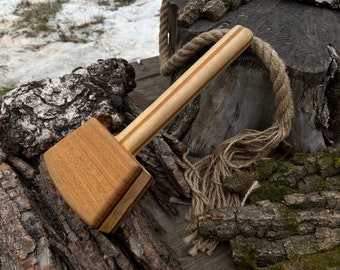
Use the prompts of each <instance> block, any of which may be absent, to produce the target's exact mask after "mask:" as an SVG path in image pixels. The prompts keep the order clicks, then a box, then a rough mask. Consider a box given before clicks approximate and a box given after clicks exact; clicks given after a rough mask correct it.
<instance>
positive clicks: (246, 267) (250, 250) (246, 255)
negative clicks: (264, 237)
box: [236, 245, 258, 270]
mask: <svg viewBox="0 0 340 270" xmlns="http://www.w3.org/2000/svg"><path fill="white" fill-rule="evenodd" d="M237 254H238V256H237V261H236V264H237V266H238V267H239V268H240V269H242V270H256V269H258V268H257V265H256V256H257V254H258V251H257V249H256V247H255V246H254V245H248V246H247V247H245V248H244V249H243V250H237Z"/></svg>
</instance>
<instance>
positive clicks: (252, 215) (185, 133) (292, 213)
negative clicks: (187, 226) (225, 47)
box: [167, 0, 340, 269]
mask: <svg viewBox="0 0 340 270" xmlns="http://www.w3.org/2000/svg"><path fill="white" fill-rule="evenodd" d="M168 2H169V12H170V16H169V18H175V17H176V15H175V14H180V20H179V21H178V22H175V21H173V20H171V21H170V27H169V51H170V52H171V53H175V52H176V51H177V50H178V49H179V48H181V47H183V45H184V44H186V43H187V42H189V41H190V40H191V39H192V38H193V37H196V36H198V35H199V34H201V33H202V32H205V31H208V30H211V29H219V28H232V27H233V26H234V25H237V24H240V25H243V26H246V27H248V28H250V29H251V30H252V31H253V33H254V35H255V36H257V37H259V38H261V39H263V40H264V41H266V42H268V43H269V44H270V45H271V46H272V47H273V48H274V49H275V50H276V51H277V53H278V55H279V56H280V57H281V58H282V59H283V61H284V62H285V63H286V65H287V73H288V75H289V79H290V83H291V88H292V92H293V100H294V106H295V117H294V119H293V128H292V132H291V134H290V136H289V138H288V139H287V141H286V142H285V143H284V144H282V146H281V149H277V150H278V151H276V152H275V153H272V155H273V157H274V159H269V160H266V159H263V160H258V161H257V162H255V164H253V167H250V168H248V170H247V171H245V172H243V173H241V174H240V175H235V176H233V177H232V178H233V179H232V180H231V181H233V182H234V183H241V184H242V183H248V184H249V183H252V182H254V181H255V180H256V181H259V182H260V184H261V187H260V188H259V189H258V190H256V191H255V192H254V193H253V195H251V196H250V199H249V200H248V201H247V204H246V205H245V206H244V207H225V208H218V209H213V210H211V211H209V212H208V213H205V214H203V215H202V216H199V217H198V231H199V234H200V235H203V236H206V237H208V238H213V239H218V240H220V241H230V242H231V249H232V253H233V258H234V260H235V261H236V262H237V264H238V266H239V267H240V268H241V269H258V268H257V267H267V266H270V265H273V264H275V263H278V262H281V261H286V262H281V263H279V265H277V267H282V269H295V268H296V269H319V268H320V267H321V265H320V264H319V263H316V262H317V261H321V262H322V267H326V268H327V267H335V269H338V268H337V267H338V266H339V260H338V259H337V258H338V254H339V246H340V234H339V232H340V231H339V229H340V226H339V225H340V224H339V211H338V203H339V179H338V172H339V171H338V164H337V158H338V156H339V155H338V149H337V148H335V149H332V148H330V146H335V147H338V145H339V142H340V136H339V135H340V134H339V131H338V130H339V113H338V107H339V105H338V104H339V102H338V100H339V90H340V88H339V87H340V57H339V56H340V54H339V50H340V39H339V36H340V28H339V27H338V26H339V25H340V13H339V12H338V11H336V9H338V3H336V1H335V2H334V1H333V2H332V3H334V6H329V5H327V4H325V3H324V4H325V5H326V6H327V7H332V8H321V7H316V6H312V5H305V4H302V3H300V2H299V1H280V0H276V1H270V0H264V1H260V0H252V1H236V2H238V3H239V4H241V3H243V5H240V6H239V7H238V8H237V9H231V10H230V9H228V8H225V7H226V4H225V6H224V11H223V12H226V13H225V14H224V15H223V16H222V15H221V12H220V10H217V11H212V10H213V9H210V11H211V12H213V14H211V13H209V16H207V11H206V9H207V5H209V4H210V3H211V2H218V1H199V0H197V1H195V0H191V1H177V0H169V1H168ZM220 2H222V1H220ZM226 2H228V3H229V1H224V3H226ZM248 2H249V3H248ZM308 2H309V3H311V2H313V3H315V4H317V3H316V2H318V1H308ZM187 3H190V4H188V5H186V4H187ZM209 7H210V6H209ZM183 14H184V15H183ZM186 15H188V16H187V17H186ZM221 16H222V17H221ZM193 18H194V19H193ZM208 19H209V20H208ZM211 19H213V20H215V19H217V20H216V21H212V20H211ZM200 53H202V52H200ZM198 56H199V55H198ZM198 56H197V57H198ZM194 61H195V59H193V60H192V62H194ZM192 62H188V63H187V65H185V66H184V67H182V68H181V69H180V70H178V71H176V73H175V74H173V80H175V79H176V78H177V77H178V76H180V75H181V74H182V73H183V72H184V71H185V70H186V69H187V68H188V67H189V66H190V65H191V64H192ZM275 108H276V107H275V104H274V95H273V93H272V85H271V83H270V79H269V76H268V71H267V70H265V68H264V66H263V65H262V63H261V62H260V61H259V59H256V58H255V57H254V56H253V55H251V54H250V53H244V54H242V55H241V57H239V58H238V59H237V60H236V61H235V62H234V63H233V64H232V65H231V66H230V67H228V69H227V70H225V71H224V72H223V73H222V74H221V75H219V76H218V77H217V78H216V79H215V80H214V81H213V82H212V83H211V84H209V86H208V87H207V88H206V89H205V90H204V91H203V92H202V94H201V95H200V96H199V97H198V98H197V99H196V100H195V101H194V102H193V103H192V104H190V105H189V107H188V109H187V111H185V112H183V113H182V114H181V115H180V116H179V117H178V118H177V119H175V120H174V121H173V123H171V125H169V126H168V127H167V131H168V132H170V133H172V134H174V135H176V136H177V137H178V138H179V139H180V140H181V141H182V142H183V143H184V144H185V145H187V146H188V147H189V149H190V153H191V154H192V156H194V157H196V158H197V157H198V158H200V157H203V156H205V155H207V154H209V153H211V152H212V151H213V150H214V149H215V148H216V147H217V146H218V145H219V144H220V143H221V142H223V141H224V140H226V139H228V138H231V137H232V136H234V135H236V134H238V133H239V132H240V131H241V130H243V129H255V130H264V129H266V128H268V127H269V126H271V124H272V121H273V116H274V113H275ZM287 147H288V148H287ZM279 150H280V151H279ZM281 150H283V151H282V152H281ZM309 153H314V154H309ZM282 154H283V155H282ZM267 162H268V163H267ZM264 164H267V165H268V164H272V165H273V164H276V165H274V167H275V169H273V167H271V165H268V166H267V165H264ZM278 164H279V165H278ZM258 166H259V167H261V168H262V169H263V171H262V170H260V171H259V170H258V169H257V168H258ZM276 166H277V167H276ZM227 180H228V179H227ZM226 182H228V181H226ZM228 189H229V187H228V186H225V190H226V191H229V190H228ZM260 194H261V195H260ZM329 250H331V251H329ZM324 251H329V253H327V252H326V253H325V254H327V255H324V257H322V256H323V255H322V254H323V252H324ZM313 253H319V254H317V255H316V257H303V258H302V257H299V256H304V255H310V254H313ZM318 255H319V257H318ZM296 257H298V259H296V260H294V258H296ZM299 258H300V259H299ZM287 260H288V262H287ZM289 260H290V261H289ZM313 267H314V268H313ZM261 269H262V268H261ZM264 269H266V268H264ZM280 269H281V268H280ZM327 269H328V268H327Z"/></svg>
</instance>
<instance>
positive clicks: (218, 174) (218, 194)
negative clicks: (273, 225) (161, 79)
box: [159, 0, 294, 256]
mask: <svg viewBox="0 0 340 270" xmlns="http://www.w3.org/2000/svg"><path fill="white" fill-rule="evenodd" d="M167 12H168V10H167V1H166V0H163V2H162V7H161V16H160V34H159V46H160V62H161V74H163V75H165V76H168V75H171V74H172V73H173V72H174V71H175V70H177V69H178V68H180V67H181V66H183V64H184V63H186V62H187V61H188V60H189V59H190V58H192V57H193V56H194V55H196V54H197V53H198V52H199V51H201V50H202V49H203V48H205V47H207V46H210V45H212V44H214V43H216V42H217V41H218V40H219V39H220V38H221V37H223V36H224V35H225V34H226V33H227V32H228V31H229V29H216V30H211V31H209V32H205V33H202V34H200V35H199V36H197V37H195V38H194V39H192V40H191V41H190V42H189V43H187V44H186V45H184V46H183V47H182V48H181V49H180V50H178V51H177V53H175V54H174V55H172V56H171V57H170V58H169V53H168V40H167V37H168V26H167V24H168V21H167V20H168V18H167ZM248 50H249V51H250V52H252V53H253V54H255V55H256V56H257V57H258V58H259V59H260V60H261V61H262V62H263V64H264V66H265V67H266V69H267V70H268V71H269V74H270V80H271V82H272V84H273V91H274V94H275V103H276V112H275V116H274V121H273V125H272V126H271V127H270V128H268V129H266V130H264V131H256V130H243V131H241V132H240V133H239V134H237V135H236V136H234V137H232V138H229V139H227V140H226V141H224V142H222V143H221V144H220V145H219V146H218V147H217V148H216V149H215V151H214V152H213V153H211V154H210V155H207V156H206V157H204V158H202V159H201V160H199V161H198V162H196V163H194V164H191V163H190V162H189V161H188V160H187V159H186V157H184V158H185V159H186V161H187V163H188V165H189V168H188V170H187V171H186V172H185V174H184V176H185V179H186V181H187V182H188V184H189V186H190V188H191V191H192V203H191V207H190V209H189V211H188V213H187V216H186V219H187V221H188V228H187V229H188V231H189V232H191V234H190V235H189V236H188V237H186V238H185V240H184V241H185V242H186V243H190V242H191V243H193V244H194V246H193V248H192V249H191V250H190V251H189V253H190V254H191V255H193V256H195V255H196V254H197V252H198V251H203V252H206V253H207V254H208V255H211V254H212V252H213V250H214V249H215V248H216V246H217V244H218V241H217V240H215V239H212V238H205V237H202V236H199V234H198V224H197V217H198V216H199V215H202V214H204V213H205V212H206V211H208V210H209V209H214V208H220V207H224V206H237V207H241V206H244V204H245V201H246V199H247V198H248V196H249V195H250V193H251V192H252V191H253V190H254V189H256V188H258V187H259V183H258V182H257V181H255V182H254V183H253V185H252V186H251V187H250V188H249V190H248V192H247V193H246V195H245V196H244V198H243V200H241V198H240V195H239V194H235V193H229V192H225V191H224V190H223V188H222V180H225V179H228V180H229V181H230V180H232V179H233V178H232V176H233V175H235V174H238V173H242V170H244V169H246V168H248V167H249V166H250V165H251V164H253V163H254V162H255V161H257V160H258V159H260V158H263V157H265V156H267V155H268V154H269V152H270V151H271V150H273V149H275V148H276V147H277V146H278V144H279V143H280V142H281V141H282V140H284V139H285V138H286V137H287V136H288V135H289V133H290V131H291V127H292V118H293V116H294V105H293V100H292V94H291V88H290V83H289V78H288V75H287V73H286V66H285V64H284V63H283V61H282V60H281V59H280V57H279V56H278V54H277V53H276V52H275V51H274V50H273V49H272V48H271V46H270V45H269V44H268V43H266V42H264V41H263V40H261V39H260V38H257V37H254V39H253V42H252V44H251V45H250V46H249V48H248ZM231 184H232V183H231Z"/></svg>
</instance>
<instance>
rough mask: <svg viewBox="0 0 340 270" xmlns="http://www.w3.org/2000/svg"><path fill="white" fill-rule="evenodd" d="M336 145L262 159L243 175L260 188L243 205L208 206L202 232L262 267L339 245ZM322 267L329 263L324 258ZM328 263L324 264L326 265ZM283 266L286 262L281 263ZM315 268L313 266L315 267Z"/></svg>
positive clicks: (201, 220) (237, 257)
mask: <svg viewBox="0 0 340 270" xmlns="http://www.w3.org/2000/svg"><path fill="white" fill-rule="evenodd" d="M339 156H340V152H339V149H329V151H327V152H318V153H315V154H307V153H295V154H293V155H292V156H291V157H290V159H289V160H279V161H278V160H274V159H263V160H260V161H259V162H258V163H257V164H255V165H254V167H253V168H252V170H250V171H249V172H247V173H245V175H243V176H236V179H235V180H236V181H239V180H238V177H242V179H244V178H246V175H248V178H249V175H250V174H251V175H252V176H255V178H256V180H258V181H260V182H261V185H262V186H261V187H260V188H259V189H257V190H256V191H255V192H254V193H253V194H252V195H250V204H248V205H246V206H244V207H225V208H221V209H214V210H211V211H209V212H208V213H207V214H205V215H202V216H200V217H199V230H200V233H201V234H203V235H208V236H210V237H215V238H217V239H219V240H224V241H225V240H230V241H231V243H232V247H233V256H234V259H235V261H237V262H238V263H239V264H241V265H244V264H245V263H246V262H245V260H246V256H245V254H246V253H247V252H248V251H249V250H252V251H253V255H252V256H251V258H248V259H249V261H248V262H247V263H249V264H250V263H251V262H250V261H251V260H253V262H254V264H255V265H257V266H262V267H264V266H268V265H272V264H273V262H274V261H275V262H276V263H278V262H280V261H282V260H286V261H287V260H292V262H290V264H293V262H294V259H295V256H296V255H297V253H298V254H299V256H303V255H309V254H313V253H316V252H317V251H318V252H320V254H321V255H320V259H321V258H322V252H325V251H328V250H332V249H334V248H336V247H338V246H339V244H340V222H339V221H340V219H339V217H340V212H339V209H340V185H339V173H340V167H339V164H338V162H337V159H338V157H339ZM324 263H325V264H327V267H332V266H334V262H331V260H330V261H329V262H324ZM328 263H329V264H328ZM286 264H287V265H288V264H289V263H286ZM315 268H319V266H316V267H315Z"/></svg>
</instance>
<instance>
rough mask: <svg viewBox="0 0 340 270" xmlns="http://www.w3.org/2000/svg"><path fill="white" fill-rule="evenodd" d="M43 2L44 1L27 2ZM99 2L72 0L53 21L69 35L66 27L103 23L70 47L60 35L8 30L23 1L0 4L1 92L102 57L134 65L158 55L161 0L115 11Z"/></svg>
mask: <svg viewBox="0 0 340 270" xmlns="http://www.w3.org/2000/svg"><path fill="white" fill-rule="evenodd" d="M41 1H48V0H31V1H30V2H32V3H33V2H41ZM98 1H99V0H86V1H85V0H70V1H69V2H68V3H65V4H63V6H62V10H61V11H60V12H59V13H58V14H57V15H56V16H55V19H54V20H53V21H52V22H51V23H52V24H58V25H59V27H60V29H61V30H62V31H63V32H65V33H68V34H69V31H70V26H81V25H83V24H85V23H89V22H92V21H94V20H95V19H96V18H99V19H102V22H101V23H98V24H93V25H91V26H90V27H88V28H87V31H91V33H90V35H88V36H87V38H86V39H87V42H86V43H73V42H61V41H60V39H59V35H58V33H54V34H51V35H49V36H48V37H45V38H41V37H40V38H27V37H24V36H23V35H18V34H17V33H16V32H14V31H10V29H11V27H12V25H13V22H14V21H15V20H16V19H17V18H18V17H17V16H15V15H14V14H13V11H14V10H15V9H16V6H17V5H18V4H20V2H21V0H0V89H1V88H3V87H8V86H18V85H20V84H23V83H26V82H29V81H32V80H39V79H43V78H47V77H49V78H53V77H58V76H61V75H63V74H66V73H70V72H71V71H72V70H73V69H74V68H76V67H79V66H87V65H89V64H91V63H93V62H95V61H97V59H100V58H110V57H121V58H125V59H126V60H128V61H138V60H140V59H143V58H147V57H152V56H156V55H158V31H159V9H160V5H161V0H157V1H155V0H136V1H135V2H134V3H132V4H130V5H128V6H123V7H119V8H116V6H115V5H111V6H105V5H98ZM110 1H111V2H112V1H113V0H110ZM98 31H99V32H100V34H98ZM77 35H78V36H80V37H81V36H82V35H83V33H81V31H80V32H79V33H77Z"/></svg>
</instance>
